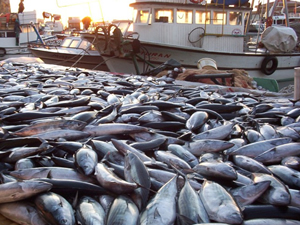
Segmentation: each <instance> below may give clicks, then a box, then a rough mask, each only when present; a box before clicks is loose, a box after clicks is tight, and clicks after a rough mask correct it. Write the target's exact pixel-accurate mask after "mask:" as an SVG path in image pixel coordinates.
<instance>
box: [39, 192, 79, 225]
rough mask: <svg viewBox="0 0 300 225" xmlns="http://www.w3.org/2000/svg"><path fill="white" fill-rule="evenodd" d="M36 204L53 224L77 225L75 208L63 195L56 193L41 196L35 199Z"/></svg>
mask: <svg viewBox="0 0 300 225" xmlns="http://www.w3.org/2000/svg"><path fill="white" fill-rule="evenodd" d="M34 203H35V205H36V207H37V209H38V210H39V212H40V213H41V214H42V215H43V216H44V217H45V218H46V219H47V221H49V222H50V223H51V224H61V225H63V224H64V225H75V216H74V212H73V208H72V206H71V205H70V203H69V202H68V201H67V200H66V199H65V198H64V197H62V196H61V195H59V194H56V193H54V192H47V193H44V194H40V195H38V196H37V197H36V198H35V199H34Z"/></svg>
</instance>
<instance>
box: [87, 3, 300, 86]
mask: <svg viewBox="0 0 300 225" xmlns="http://www.w3.org/2000/svg"><path fill="white" fill-rule="evenodd" d="M195 2H197V3H195ZM199 2H200V1H195V0H193V1H192V0H191V1H188V0H151V1H150V0H136V1H135V2H134V3H131V4H130V6H131V7H133V8H134V10H135V19H134V21H133V23H132V24H130V22H129V21H118V23H116V25H115V26H110V27H108V28H107V27H98V29H96V31H95V32H94V33H86V34H82V36H83V37H84V38H87V39H88V40H89V41H95V40H94V38H96V41H95V43H94V44H95V47H96V48H97V50H98V51H99V52H100V54H101V56H102V57H103V58H104V60H105V61H106V64H107V66H108V68H109V70H110V71H112V72H120V73H134V74H136V73H137V74H146V73H147V71H149V70H150V69H151V66H149V64H148V63H150V64H152V65H153V66H158V65H161V64H163V63H164V62H166V61H167V60H169V59H175V60H176V61H178V62H179V63H180V64H181V65H182V66H183V67H185V68H197V63H198V60H200V59H202V58H211V59H213V60H215V61H216V64H217V67H218V69H219V70H231V69H243V70H246V71H247V72H248V74H249V75H250V76H252V77H259V78H271V79H275V80H277V82H278V83H279V85H280V84H283V82H285V83H286V81H288V82H293V79H294V68H295V67H298V66H300V53H299V52H297V53H294V52H292V51H290V52H284V53H272V52H270V51H268V50H266V49H258V48H255V49H252V50H251V49H249V48H247V45H246V42H245V39H247V34H248V33H247V32H246V31H247V29H245V27H247V22H246V19H247V18H250V16H251V12H252V8H251V7H249V4H247V3H246V4H244V5H240V4H239V2H238V0H236V2H235V3H234V5H229V4H227V3H226V2H223V3H220V1H218V3H210V4H208V3H206V4H203V3H204V2H202V3H199ZM247 21H250V19H248V20H247ZM129 25H132V32H130V31H129V29H130V28H129ZM115 27H118V28H120V30H121V31H122V34H123V36H122V37H120V35H118V32H117V31H118V29H115V30H116V31H115V32H114V34H113V33H112V32H111V31H112V30H114V28H115Z"/></svg>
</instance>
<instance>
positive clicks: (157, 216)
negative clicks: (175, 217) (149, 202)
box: [154, 208, 161, 219]
mask: <svg viewBox="0 0 300 225" xmlns="http://www.w3.org/2000/svg"><path fill="white" fill-rule="evenodd" d="M160 217H161V215H160V214H159V212H158V210H157V208H155V210H154V218H155V219H156V218H160Z"/></svg>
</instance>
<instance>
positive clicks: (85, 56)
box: [30, 36, 108, 71]
mask: <svg viewBox="0 0 300 225" xmlns="http://www.w3.org/2000/svg"><path fill="white" fill-rule="evenodd" d="M30 51H31V53H32V54H33V55H34V56H35V57H38V58H40V59H42V60H43V61H44V62H45V63H47V64H55V65H60V66H69V67H79V68H85V69H97V70H102V71H108V68H107V66H106V64H105V62H104V60H103V58H102V57H101V56H100V54H99V52H98V51H97V50H96V49H95V47H94V46H93V45H92V44H91V43H90V42H88V41H87V40H85V39H83V38H81V37H80V36H69V37H65V38H64V39H63V41H62V43H61V45H60V46H38V47H34V46H33V47H31V48H30Z"/></svg>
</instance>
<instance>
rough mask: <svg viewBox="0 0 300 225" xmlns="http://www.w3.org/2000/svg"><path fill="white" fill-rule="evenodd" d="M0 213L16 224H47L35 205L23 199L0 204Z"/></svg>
mask: <svg viewBox="0 0 300 225" xmlns="http://www.w3.org/2000/svg"><path fill="white" fill-rule="evenodd" d="M0 213H1V214H2V215H4V216H5V217H6V218H8V219H10V220H12V221H14V222H16V223H17V224H24V225H49V222H48V221H47V220H46V219H45V218H44V217H43V216H42V215H41V214H40V213H39V212H38V210H37V209H36V207H35V205H34V204H32V203H31V202H29V201H25V200H24V201H17V202H9V203H2V204H0Z"/></svg>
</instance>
